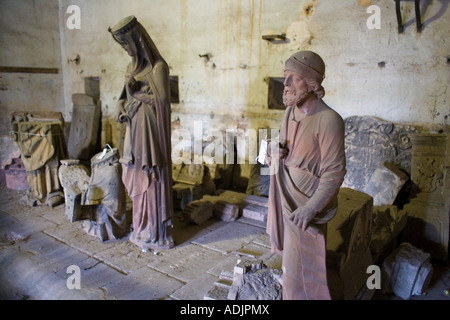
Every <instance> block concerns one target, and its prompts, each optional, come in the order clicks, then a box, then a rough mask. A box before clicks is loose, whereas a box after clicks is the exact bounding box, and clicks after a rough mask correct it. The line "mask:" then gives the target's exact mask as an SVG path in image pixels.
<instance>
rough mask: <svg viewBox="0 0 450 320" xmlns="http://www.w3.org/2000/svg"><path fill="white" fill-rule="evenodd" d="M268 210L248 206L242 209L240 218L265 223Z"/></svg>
mask: <svg viewBox="0 0 450 320" xmlns="http://www.w3.org/2000/svg"><path fill="white" fill-rule="evenodd" d="M267 213H268V208H267V207H265V206H260V205H256V204H248V205H246V206H245V207H244V208H243V209H242V216H243V217H245V218H249V219H253V220H257V221H262V222H266V221H267Z"/></svg>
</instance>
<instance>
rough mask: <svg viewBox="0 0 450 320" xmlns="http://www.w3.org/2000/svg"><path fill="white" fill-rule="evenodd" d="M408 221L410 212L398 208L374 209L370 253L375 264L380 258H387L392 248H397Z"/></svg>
mask: <svg viewBox="0 0 450 320" xmlns="http://www.w3.org/2000/svg"><path fill="white" fill-rule="evenodd" d="M407 219H408V212H407V211H406V210H400V209H399V208H398V207H397V206H387V205H386V206H376V207H374V208H373V219H372V237H371V242H370V251H371V253H372V256H373V260H374V262H377V261H378V260H379V258H385V257H386V256H387V253H390V251H389V250H391V248H392V246H395V247H396V246H397V236H398V235H399V234H400V232H401V231H402V230H403V228H404V227H405V225H406V222H407ZM388 251H389V252H388Z"/></svg>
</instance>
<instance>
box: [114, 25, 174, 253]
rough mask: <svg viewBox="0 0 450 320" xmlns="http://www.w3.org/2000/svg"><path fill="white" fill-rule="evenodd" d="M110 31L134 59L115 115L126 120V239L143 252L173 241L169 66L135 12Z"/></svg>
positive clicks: (123, 156)
mask: <svg viewBox="0 0 450 320" xmlns="http://www.w3.org/2000/svg"><path fill="white" fill-rule="evenodd" d="M109 32H111V34H112V36H113V38H114V40H116V41H117V42H118V43H119V44H120V45H121V46H122V48H123V49H125V50H126V51H127V53H128V54H129V55H130V56H131V58H132V61H131V63H130V64H129V65H128V67H127V71H126V76H125V85H124V89H123V92H122V95H121V97H120V98H119V101H118V103H117V108H118V110H117V119H118V121H120V122H125V123H126V133H125V141H124V146H123V152H122V153H123V154H122V158H121V159H120V162H121V163H122V168H123V173H122V180H123V182H124V185H125V187H126V188H127V191H128V194H129V196H130V198H131V199H132V201H133V232H132V233H131V235H130V241H131V242H132V243H134V244H136V245H138V246H139V247H141V248H142V250H143V251H146V250H148V249H151V250H159V249H170V248H172V247H173V246H174V242H173V238H172V229H173V226H172V215H173V203H172V162H171V143H170V133H171V131H170V123H171V120H170V113H171V110H170V91H169V90H170V89H169V88H170V84H169V67H168V65H167V63H166V61H165V60H164V59H163V57H162V56H161V54H160V53H159V51H158V49H157V48H156V46H155V44H154V43H153V41H152V39H151V38H150V36H149V34H148V33H147V32H146V30H145V29H144V27H143V26H142V25H141V24H140V23H139V22H138V21H137V19H136V18H135V17H134V16H130V17H127V18H124V19H122V20H121V21H119V22H118V23H117V24H116V25H115V26H114V27H113V28H109Z"/></svg>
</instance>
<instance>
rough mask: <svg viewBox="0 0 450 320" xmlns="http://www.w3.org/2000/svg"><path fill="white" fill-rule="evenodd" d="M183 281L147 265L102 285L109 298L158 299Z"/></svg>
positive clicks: (179, 285)
mask: <svg viewBox="0 0 450 320" xmlns="http://www.w3.org/2000/svg"><path fill="white" fill-rule="evenodd" d="M183 286H184V283H183V282H180V281H179V280H177V279H174V278H171V277H168V276H167V275H165V274H163V273H160V272H158V271H155V270H152V269H151V268H148V267H143V268H141V269H139V270H137V271H135V272H133V273H131V274H129V275H126V276H124V277H121V278H120V279H116V278H111V279H109V281H108V282H107V283H105V284H103V285H102V289H103V290H104V291H106V292H107V294H108V297H109V299H117V300H160V299H166V298H168V297H169V295H170V294H171V293H173V292H175V291H176V290H178V289H179V288H181V287H183Z"/></svg>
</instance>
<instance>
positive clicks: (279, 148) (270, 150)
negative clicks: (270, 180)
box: [267, 141, 289, 159]
mask: <svg viewBox="0 0 450 320" xmlns="http://www.w3.org/2000/svg"><path fill="white" fill-rule="evenodd" d="M288 153H289V149H288V148H287V147H286V145H285V144H282V143H279V142H278V141H268V143H267V155H268V156H269V157H271V158H273V157H275V156H277V155H278V158H279V159H283V158H286V157H287V155H288Z"/></svg>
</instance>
